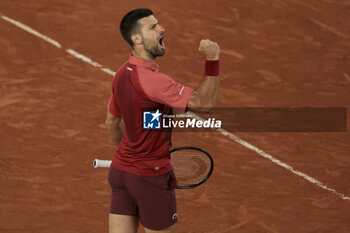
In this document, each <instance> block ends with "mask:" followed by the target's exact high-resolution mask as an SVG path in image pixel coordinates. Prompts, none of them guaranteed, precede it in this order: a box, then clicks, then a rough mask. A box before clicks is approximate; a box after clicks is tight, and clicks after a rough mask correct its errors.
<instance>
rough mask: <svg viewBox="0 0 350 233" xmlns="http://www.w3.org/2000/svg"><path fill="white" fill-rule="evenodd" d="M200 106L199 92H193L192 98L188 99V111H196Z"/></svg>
mask: <svg viewBox="0 0 350 233" xmlns="http://www.w3.org/2000/svg"><path fill="white" fill-rule="evenodd" d="M197 106H198V103H197V91H193V92H192V93H191V95H190V97H189V98H188V102H187V108H188V109H190V110H191V109H194V108H196V107H197Z"/></svg>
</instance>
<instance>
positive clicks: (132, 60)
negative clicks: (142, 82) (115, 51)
mask: <svg viewBox="0 0 350 233" xmlns="http://www.w3.org/2000/svg"><path fill="white" fill-rule="evenodd" d="M129 62H130V63H131V64H135V65H138V66H142V67H144V68H146V69H149V70H152V71H154V72H159V65H158V64H156V63H154V62H151V61H147V60H145V59H142V58H139V57H134V56H132V55H130V56H129Z"/></svg>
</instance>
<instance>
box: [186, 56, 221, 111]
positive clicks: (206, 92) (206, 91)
mask: <svg viewBox="0 0 350 233" xmlns="http://www.w3.org/2000/svg"><path fill="white" fill-rule="evenodd" d="M219 86H220V80H219V61H218V60H212V61H206V65H205V72H204V76H203V79H202V82H201V83H200V85H199V88H198V89H197V91H195V92H193V93H192V95H191V96H190V99H189V102H188V104H187V105H188V108H189V109H190V110H192V111H195V112H212V110H213V108H214V107H215V106H216V103H217V100H218V96H219Z"/></svg>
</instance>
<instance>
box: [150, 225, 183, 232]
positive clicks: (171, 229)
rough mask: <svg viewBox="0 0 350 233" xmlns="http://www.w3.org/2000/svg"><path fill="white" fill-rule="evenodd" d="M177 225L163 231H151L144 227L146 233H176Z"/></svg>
mask: <svg viewBox="0 0 350 233" xmlns="http://www.w3.org/2000/svg"><path fill="white" fill-rule="evenodd" d="M175 225H176V224H173V225H171V226H170V227H167V228H165V229H162V230H151V229H148V228H146V227H144V229H145V233H175V232H176V231H175Z"/></svg>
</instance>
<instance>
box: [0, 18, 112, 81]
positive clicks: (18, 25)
mask: <svg viewBox="0 0 350 233" xmlns="http://www.w3.org/2000/svg"><path fill="white" fill-rule="evenodd" d="M0 15H1V18H2V19H4V20H6V21H7V22H9V23H12V24H13V25H15V26H17V27H19V28H21V29H23V30H25V31H27V32H29V33H31V34H33V35H35V36H37V37H39V38H40V39H43V40H45V41H46V42H48V43H50V44H52V45H53V46H56V47H57V48H59V49H62V46H61V44H60V43H58V42H57V41H55V40H53V39H51V38H50V37H48V36H45V35H44V34H42V33H40V32H38V31H37V30H34V29H33V28H31V27H28V26H27V25H24V24H23V23H21V22H19V21H17V20H14V19H11V18H9V17H7V16H5V15H3V14H2V13H1V12H0ZM66 52H67V53H69V54H71V55H72V56H74V57H76V58H78V59H80V60H82V61H84V62H86V63H88V64H90V65H92V66H94V67H96V68H99V69H100V70H102V71H103V72H105V73H107V74H110V75H113V76H114V74H115V72H114V71H112V70H111V69H109V68H107V67H103V66H102V65H101V64H99V63H98V62H95V61H93V60H92V59H91V58H88V57H86V56H84V55H83V54H80V53H78V52H77V51H74V50H73V49H66Z"/></svg>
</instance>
